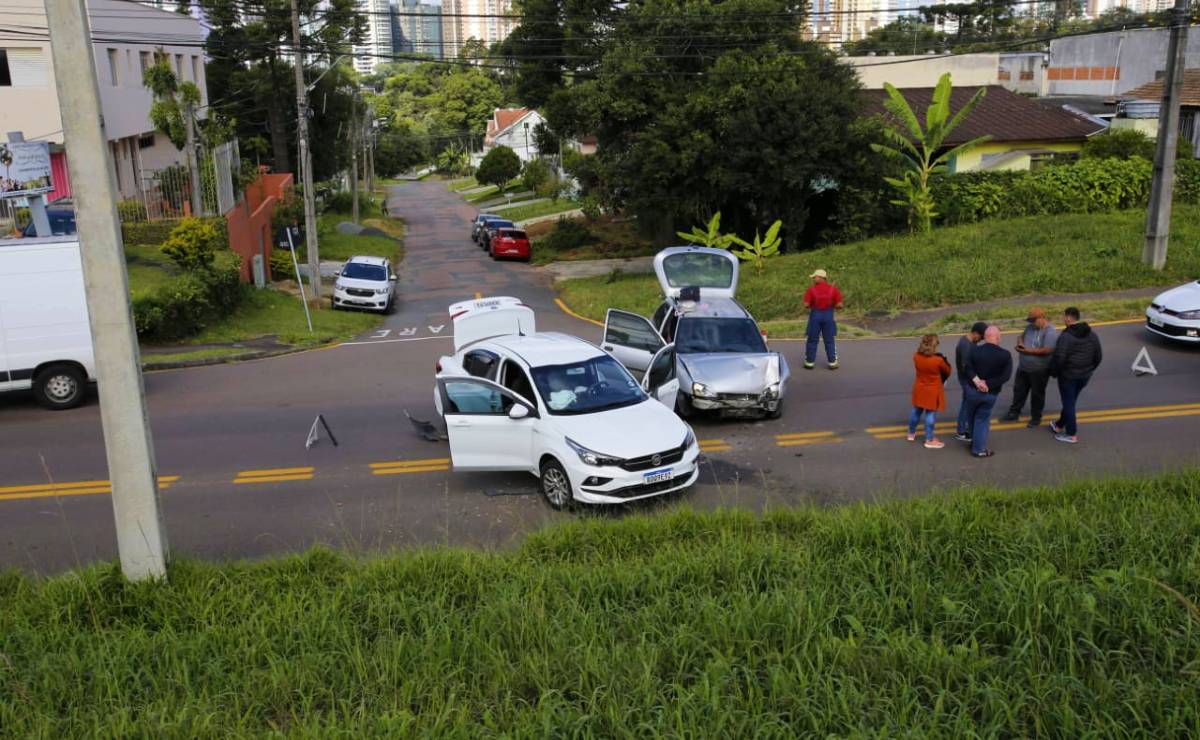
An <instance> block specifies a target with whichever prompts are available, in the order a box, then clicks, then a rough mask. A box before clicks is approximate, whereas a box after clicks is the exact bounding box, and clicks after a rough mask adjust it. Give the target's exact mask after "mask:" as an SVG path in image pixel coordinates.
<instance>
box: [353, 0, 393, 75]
mask: <svg viewBox="0 0 1200 740" xmlns="http://www.w3.org/2000/svg"><path fill="white" fill-rule="evenodd" d="M358 9H359V10H360V11H361V12H362V13H363V14H364V15H366V17H367V33H366V38H364V39H363V40H362V43H361V44H355V45H354V68H355V69H356V70H358V72H359V73H360V74H364V75H369V74H371V73H372V72H373V71H375V68H376V67H378V66H379V65H381V64H387V63H388V62H390V61H392V60H391V55H392V14H391V8H390V6H389V3H388V0H358Z"/></svg>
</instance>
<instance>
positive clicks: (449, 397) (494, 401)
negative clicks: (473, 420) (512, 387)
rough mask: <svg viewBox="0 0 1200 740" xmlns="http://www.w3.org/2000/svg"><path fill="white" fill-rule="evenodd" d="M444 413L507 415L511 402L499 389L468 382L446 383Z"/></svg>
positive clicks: (453, 381)
mask: <svg viewBox="0 0 1200 740" xmlns="http://www.w3.org/2000/svg"><path fill="white" fill-rule="evenodd" d="M446 401H447V402H448V403H447V408H446V413H449V414H484V415H497V416H498V415H500V414H507V413H508V410H509V409H510V408H511V407H512V405H513V400H512V399H511V398H509V397H508V396H506V395H504V394H503V393H501V392H500V389H499V388H493V387H491V386H487V385H484V384H483V383H475V382H471V381H469V380H448V381H446Z"/></svg>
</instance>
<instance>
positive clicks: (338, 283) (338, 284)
mask: <svg viewBox="0 0 1200 740" xmlns="http://www.w3.org/2000/svg"><path fill="white" fill-rule="evenodd" d="M333 287H334V288H335V289H337V290H345V289H346V286H345V285H343V284H342V281H341V280H338V281H336V282H335V283H334V284H333Z"/></svg>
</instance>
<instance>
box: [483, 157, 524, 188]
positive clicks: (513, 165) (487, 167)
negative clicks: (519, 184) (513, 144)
mask: <svg viewBox="0 0 1200 740" xmlns="http://www.w3.org/2000/svg"><path fill="white" fill-rule="evenodd" d="M519 174H521V160H520V158H519V157H517V153H516V152H514V151H513V150H512V149H509V148H508V147H506V146H498V147H496V148H495V149H493V150H491V151H490V152H488V153H487V154H486V155H485V156H484V158H483V161H482V162H480V163H479V169H478V170H476V171H475V179H476V180H478V181H479V182H481V183H483V184H484V185H495V186H496V187H498V188H500V192H504V188H505V186H506V185H508V182H509V180H512V179H513V178H514V177H516V176H517V175H519Z"/></svg>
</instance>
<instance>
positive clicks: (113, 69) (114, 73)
mask: <svg viewBox="0 0 1200 740" xmlns="http://www.w3.org/2000/svg"><path fill="white" fill-rule="evenodd" d="M120 69H121V53H120V52H118V51H117V50H116V49H109V50H108V79H109V81H110V82H111V83H112V86H113V87H116V86H117V85H120V84H121V72H120Z"/></svg>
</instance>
